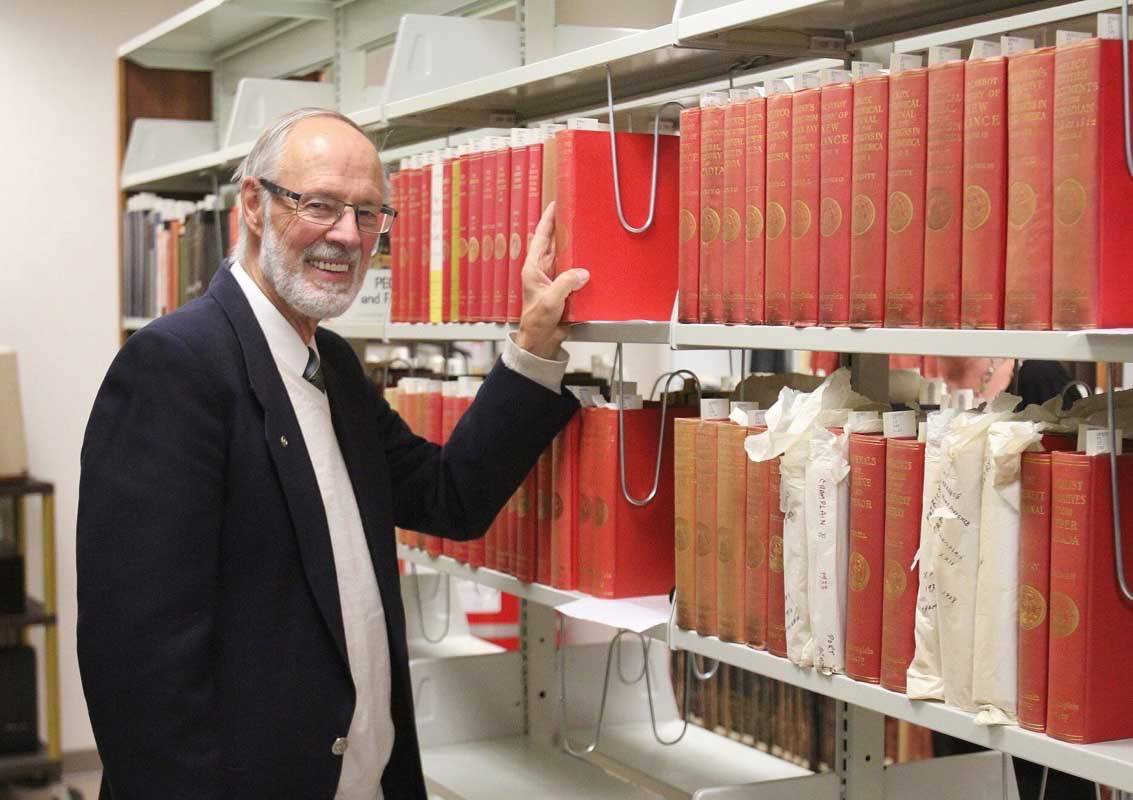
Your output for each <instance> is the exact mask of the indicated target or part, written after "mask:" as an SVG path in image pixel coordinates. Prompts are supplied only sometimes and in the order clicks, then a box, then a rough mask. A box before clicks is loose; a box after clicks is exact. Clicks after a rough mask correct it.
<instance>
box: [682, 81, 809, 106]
mask: <svg viewBox="0 0 1133 800" xmlns="http://www.w3.org/2000/svg"><path fill="white" fill-rule="evenodd" d="M791 91H792V89H791V84H789V83H787V81H785V80H783V79H782V78H772V79H771V80H769V81H764V82H763V93H764V94H765V95H767V96H768V97H770V96H771V95H773V94H790V93H791ZM701 105H704V103H703V102H701Z"/></svg>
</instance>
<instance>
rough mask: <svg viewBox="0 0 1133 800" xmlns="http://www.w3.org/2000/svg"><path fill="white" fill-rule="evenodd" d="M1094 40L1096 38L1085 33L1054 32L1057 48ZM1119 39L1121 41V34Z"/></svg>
mask: <svg viewBox="0 0 1133 800" xmlns="http://www.w3.org/2000/svg"><path fill="white" fill-rule="evenodd" d="M1092 38H1094V37H1092V36H1090V34H1088V33H1086V32H1084V31H1055V32H1054V44H1055V45H1056V46H1057V47H1062V46H1063V45H1068V44H1073V43H1074V42H1081V41H1085V40H1086V39H1092ZM1117 38H1119V39H1120V38H1121V36H1120V34H1118V37H1117Z"/></svg>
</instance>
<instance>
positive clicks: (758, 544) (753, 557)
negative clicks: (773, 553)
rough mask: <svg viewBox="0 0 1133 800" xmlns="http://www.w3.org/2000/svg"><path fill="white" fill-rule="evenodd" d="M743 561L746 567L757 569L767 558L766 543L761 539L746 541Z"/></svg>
mask: <svg viewBox="0 0 1133 800" xmlns="http://www.w3.org/2000/svg"><path fill="white" fill-rule="evenodd" d="M745 555H746V558H745V561H746V562H747V567H748V569H759V568H760V567H762V566H763V562H764V561H765V560H766V559H767V543H766V542H764V541H763V540H762V539H757V540H756V541H753V542H748V548H747V553H746V554H745Z"/></svg>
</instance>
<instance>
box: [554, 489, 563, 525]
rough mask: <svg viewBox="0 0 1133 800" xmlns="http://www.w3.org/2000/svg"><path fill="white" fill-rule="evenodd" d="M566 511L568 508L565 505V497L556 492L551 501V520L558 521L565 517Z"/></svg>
mask: <svg viewBox="0 0 1133 800" xmlns="http://www.w3.org/2000/svg"><path fill="white" fill-rule="evenodd" d="M565 509H566V506H565V504H564V503H563V496H562V495H561V494H559V493H558V492H555V496H554V497H553V498H552V499H551V518H552V519H558V518H559V517H561V516H562V515H563V511H564V510H565Z"/></svg>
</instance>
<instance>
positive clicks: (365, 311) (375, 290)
mask: <svg viewBox="0 0 1133 800" xmlns="http://www.w3.org/2000/svg"><path fill="white" fill-rule="evenodd" d="M392 298H393V280H392V278H391V277H390V270H388V269H368V270H366V276H365V277H364V278H362V288H361V289H359V290H358V296H357V297H355V298H354V302H353V303H351V305H350V308H348V309H347V310H346V313H345V314H343V315H342V317H343V318H345V319H347V320H350V321H351V322H376V323H380V324H382V325H384V324H386V323H388V322H389V312H390V305H391V304H392V303H391V301H392Z"/></svg>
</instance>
